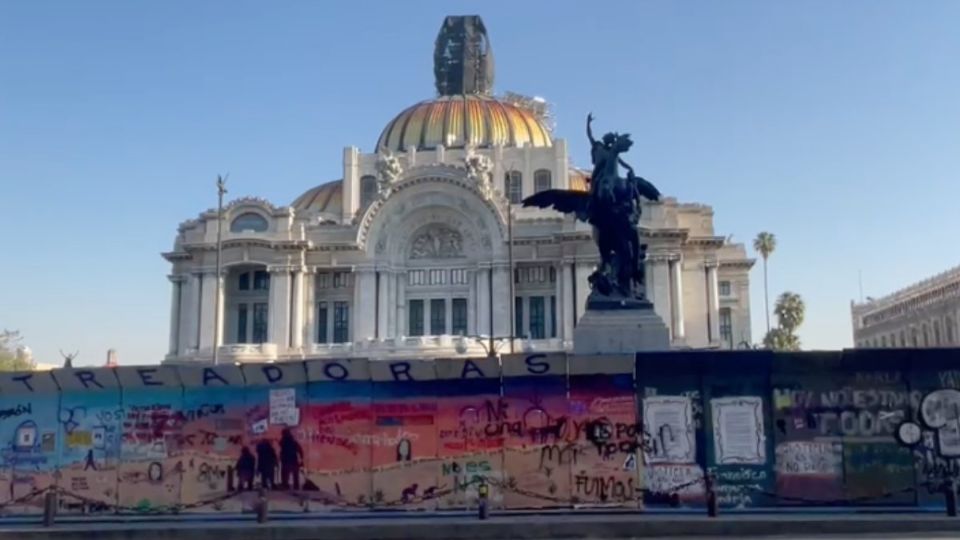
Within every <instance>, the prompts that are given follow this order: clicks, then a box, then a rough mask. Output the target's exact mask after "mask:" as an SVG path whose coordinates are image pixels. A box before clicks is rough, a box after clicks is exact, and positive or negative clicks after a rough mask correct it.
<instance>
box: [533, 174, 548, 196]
mask: <svg viewBox="0 0 960 540" xmlns="http://www.w3.org/2000/svg"><path fill="white" fill-rule="evenodd" d="M551 187H553V181H552V180H551V179H550V171H548V170H547V169H539V170H537V172H535V173H533V192H534V193H540V192H541V191H546V190H548V189H550V188H551Z"/></svg>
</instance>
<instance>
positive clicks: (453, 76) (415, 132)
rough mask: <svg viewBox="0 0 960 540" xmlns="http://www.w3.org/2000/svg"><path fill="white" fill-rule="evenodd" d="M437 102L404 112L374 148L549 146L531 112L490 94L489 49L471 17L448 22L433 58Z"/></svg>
mask: <svg viewBox="0 0 960 540" xmlns="http://www.w3.org/2000/svg"><path fill="white" fill-rule="evenodd" d="M433 72H434V76H435V78H436V82H435V85H436V88H437V93H438V94H439V96H440V97H438V98H436V99H430V100H427V101H422V102H420V103H417V104H416V105H414V106H412V107H409V108H408V109H406V110H405V111H403V112H401V113H400V114H398V115H397V117H396V118H394V119H393V120H391V121H390V122H389V123H388V124H387V127H385V128H384V129H383V132H382V133H381V134H380V139H379V140H378V141H377V149H378V150H379V149H388V150H390V151H392V152H403V151H405V150H407V149H408V148H411V147H414V148H417V149H418V150H429V149H433V148H436V147H437V146H439V145H441V144H442V145H444V146H446V147H447V148H463V147H465V146H476V147H481V148H482V147H490V146H496V145H502V146H524V145H527V144H529V145H531V146H534V147H544V146H551V145H552V144H553V141H552V140H551V138H550V131H549V130H548V129H547V128H546V127H545V126H544V124H543V122H542V121H541V120H540V119H539V118H538V117H537V115H536V114H534V113H533V112H532V111H531V110H529V109H527V108H524V107H522V106H518V105H514V104H512V103H508V102H506V101H502V100H498V99H497V98H495V97H493V96H492V90H493V78H494V71H493V50H492V48H491V46H490V40H489V39H488V38H487V30H486V27H484V25H483V21H482V20H480V17H478V16H476V15H468V16H461V17H447V18H446V19H445V20H444V21H443V26H441V27H440V34H439V35H438V36H437V41H436V45H435V47H434V55H433Z"/></svg>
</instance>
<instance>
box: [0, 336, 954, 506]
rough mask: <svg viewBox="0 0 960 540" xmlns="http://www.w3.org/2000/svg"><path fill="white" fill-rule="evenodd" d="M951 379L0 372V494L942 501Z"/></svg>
mask: <svg viewBox="0 0 960 540" xmlns="http://www.w3.org/2000/svg"><path fill="white" fill-rule="evenodd" d="M958 389H960V350H957V349H937V350H869V351H859V350H858V351H838V352H823V353H819V352H818V353H771V352H766V351H747V352H665V353H644V354H639V355H637V357H636V358H633V357H629V356H604V357H574V356H568V355H562V354H553V355H545V354H531V355H512V356H505V357H503V359H502V361H497V360H496V359H488V358H471V359H450V360H437V361H425V360H409V361H376V362H368V361H366V360H357V359H354V360H313V361H307V362H294V363H274V364H246V365H243V366H240V367H237V366H233V365H229V366H216V367H209V366H208V367H201V366H184V367H180V366H178V367H172V366H129V367H119V368H114V369H107V368H98V369H64V370H54V371H53V372H31V373H3V374H0V509H2V512H3V514H4V515H11V514H27V513H39V512H41V511H42V508H43V499H44V494H45V493H46V492H48V491H50V490H56V492H57V493H58V494H59V497H58V501H59V512H61V513H88V514H89V513H114V512H120V513H172V512H201V513H212V512H240V511H251V510H252V509H253V507H254V505H255V504H256V503H257V500H258V498H259V497H260V493H261V491H262V493H263V495H264V496H265V497H266V498H267V499H268V501H269V505H270V509H271V511H277V512H284V511H287V512H298V513H302V512H305V511H306V512H326V511H334V510H336V511H365V510H370V509H409V510H422V509H427V510H446V509H464V508H471V507H475V506H476V504H477V497H478V491H479V489H480V487H481V485H484V486H485V487H484V489H485V490H487V491H489V494H490V495H489V501H490V505H491V507H493V508H509V509H519V508H546V507H578V508H579V507H595V506H602V507H621V508H644V507H647V508H655V507H683V506H687V507H699V506H703V505H704V504H705V498H706V482H705V478H706V477H708V476H709V478H710V479H711V484H710V485H711V489H712V491H713V493H715V494H716V497H717V501H718V503H719V505H720V507H721V508H728V509H733V508H741V509H749V508H758V507H789V506H798V505H815V506H824V505H829V506H838V505H848V506H864V505H899V506H921V507H923V506H938V507H942V504H943V502H942V501H943V496H942V494H941V493H940V486H941V484H942V482H944V481H945V480H950V479H952V478H955V477H956V476H957V473H958V472H960V391H958ZM904 423H907V424H908V427H909V428H910V429H912V430H913V431H912V432H906V431H905V432H904V433H913V434H914V436H913V437H912V438H911V437H907V439H909V440H904V441H899V440H898V438H897V432H898V430H899V429H900V428H901V426H902V425H903V424H904ZM907 443H909V444H907Z"/></svg>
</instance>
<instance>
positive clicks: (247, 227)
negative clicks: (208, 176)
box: [163, 17, 754, 362]
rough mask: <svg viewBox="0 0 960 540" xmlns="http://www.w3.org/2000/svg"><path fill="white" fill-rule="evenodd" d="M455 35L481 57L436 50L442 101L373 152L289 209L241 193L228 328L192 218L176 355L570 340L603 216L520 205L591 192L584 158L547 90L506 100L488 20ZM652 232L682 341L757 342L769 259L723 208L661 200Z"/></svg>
mask: <svg viewBox="0 0 960 540" xmlns="http://www.w3.org/2000/svg"><path fill="white" fill-rule="evenodd" d="M464 26H471V27H472V31H469V32H464V31H462V29H463V27H464ZM477 28H479V29H481V30H482V31H479V32H478V31H476V29H477ZM458 29H459V31H458ZM478 40H479V41H478ZM441 42H442V43H444V46H445V47H447V49H444V50H454V51H465V52H463V53H462V54H464V55H474V57H475V59H478V62H479V65H482V67H483V69H482V70H480V71H477V72H471V73H466V71H467V68H464V67H463V66H464V65H474V64H476V62H475V63H468V62H462V63H460V64H457V63H456V62H450V61H449V55H448V56H447V57H442V55H438V56H437V59H436V63H437V66H436V69H435V72H436V74H437V93H438V95H437V97H434V98H431V99H428V100H425V101H422V102H420V103H417V104H415V105H413V106H411V107H409V108H407V109H404V110H403V111H401V112H400V113H399V114H398V115H397V116H396V117H394V118H393V119H391V120H390V121H389V122H387V124H386V127H384V128H383V130H382V132H381V134H380V137H379V139H378V141H377V143H376V146H375V147H374V148H375V151H374V152H371V153H364V152H361V151H360V150H359V149H358V148H356V147H347V148H345V149H344V150H343V154H342V155H343V176H342V178H341V179H339V180H334V181H332V182H327V183H324V184H322V185H319V186H317V187H313V188H311V189H309V190H307V191H306V192H304V193H303V194H302V195H301V196H299V197H297V199H296V200H294V201H293V202H292V203H290V204H288V205H275V204H273V203H271V202H268V201H265V200H262V199H257V198H241V199H237V200H234V201H232V202H230V203H229V204H228V205H226V207H225V211H224V219H223V222H222V226H223V241H222V261H223V264H222V267H223V272H222V280H223V281H222V289H221V290H222V292H221V295H222V302H221V303H220V305H221V310H222V314H221V315H222V316H220V317H219V320H220V321H221V324H220V327H219V328H214V312H213V310H214V309H215V306H216V305H217V301H216V294H217V276H216V271H215V268H216V266H215V257H216V237H217V212H216V211H215V210H208V211H206V212H203V213H201V214H200V215H199V216H198V217H197V218H196V219H192V220H189V221H186V222H184V223H182V224H181V225H180V227H179V229H178V232H177V236H176V239H175V240H174V246H173V249H172V250H171V251H169V252H167V253H164V255H163V256H164V257H165V258H166V260H167V261H169V262H170V263H171V265H172V272H171V275H170V281H171V282H172V298H171V315H170V319H171V327H170V347H169V352H168V355H167V360H168V361H174V362H204V361H209V360H210V359H211V358H212V355H213V348H214V347H219V357H220V359H221V361H225V362H237V361H239V362H243V361H264V360H278V361H279V360H294V359H302V358H313V357H350V356H357V357H368V358H391V357H399V356H408V357H409V356H421V357H424V356H425V357H431V356H433V357H439V356H456V355H462V354H463V355H465V354H470V355H478V354H479V355H483V354H485V353H486V352H487V350H488V349H489V348H490V343H491V342H492V343H493V348H494V349H496V350H497V351H499V352H506V351H508V350H510V348H511V347H512V348H513V349H514V350H516V351H541V352H550V351H565V350H570V349H571V348H572V337H573V329H574V327H575V325H576V324H577V320H578V319H579V317H580V316H581V315H582V314H583V312H584V308H585V304H586V298H587V295H588V294H589V292H590V286H589V284H588V281H587V278H588V276H589V275H590V273H591V272H592V271H593V268H594V266H595V265H596V264H597V262H598V260H599V256H598V254H597V251H596V248H595V246H594V243H593V240H592V237H591V230H590V227H589V225H587V224H584V223H581V222H577V221H575V220H574V219H573V218H572V217H570V216H564V215H562V214H560V213H557V212H554V211H552V210H543V209H534V208H523V207H522V206H521V204H520V202H521V200H522V199H523V198H524V197H526V196H528V195H530V194H532V193H535V192H538V191H541V190H544V189H553V188H559V189H576V190H587V189H588V182H589V173H587V172H585V171H584V170H582V169H580V168H577V167H575V166H573V165H572V164H571V163H570V160H569V157H568V151H567V142H566V141H565V140H563V139H559V138H555V137H553V135H552V133H551V130H550V128H549V122H548V120H547V119H546V117H545V115H544V110H543V103H542V101H541V100H537V99H528V100H524V99H518V98H517V97H516V96H508V97H506V98H503V97H501V98H498V97H494V95H493V94H492V91H491V88H492V80H493V69H492V62H489V63H487V60H492V52H491V51H490V47H489V42H488V41H487V36H486V31H485V30H484V29H483V27H482V22H479V20H478V19H471V18H455V17H454V18H448V19H447V21H446V22H445V23H444V27H443V29H442V30H441V34H440V37H439V38H438V48H439V47H440V46H441ZM477 51H480V52H479V53H478V52H477ZM458 70H459V71H458ZM578 121H579V120H578ZM611 127H615V126H611ZM621 127H622V126H621ZM576 144H584V145H586V144H587V141H586V140H585V139H584V140H583V141H579V140H578V141H577V143H576ZM626 159H627V160H630V159H631V157H630V155H629V154H628V155H627V156H626ZM637 169H638V170H640V171H642V169H643V166H642V164H637ZM652 180H653V181H654V183H656V184H658V185H659V187H660V188H661V189H662V190H669V189H670V186H669V183H668V181H667V180H666V179H652ZM640 236H641V242H642V243H644V244H647V246H648V250H647V253H648V256H647V262H646V276H647V289H648V296H649V297H650V299H651V300H652V301H653V303H654V305H655V309H656V311H657V313H658V314H659V315H660V316H661V317H662V318H663V320H664V322H666V323H667V325H668V327H669V328H670V331H671V336H672V343H673V346H674V347H678V348H732V347H735V346H737V345H738V344H740V343H742V342H747V343H749V342H750V341H751V336H750V310H749V271H750V268H751V267H752V266H753V263H754V260H753V259H749V258H748V257H747V256H746V252H745V249H744V247H743V245H742V244H734V243H731V242H729V241H728V240H727V239H726V238H725V237H724V236H722V235H718V234H716V232H715V231H714V228H713V210H712V209H711V208H710V207H709V206H705V205H701V204H684V203H679V202H677V201H676V200H675V199H673V198H669V197H664V198H663V199H662V200H661V201H660V202H655V203H654V202H649V201H645V202H644V205H643V217H642V220H641V223H640ZM511 237H512V242H511ZM511 261H512V265H513V267H512V272H511ZM511 274H512V277H511ZM511 279H513V291H512V293H511V287H510V280H511ZM511 307H512V308H513V309H512V310H511ZM511 311H512V313H513V317H512V322H513V324H511Z"/></svg>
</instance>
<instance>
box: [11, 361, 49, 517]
mask: <svg viewBox="0 0 960 540" xmlns="http://www.w3.org/2000/svg"><path fill="white" fill-rule="evenodd" d="M59 405H60V395H59V394H58V392H57V385H56V382H55V381H54V380H53V378H52V377H51V375H50V373H2V374H0V441H3V445H2V446H0V452H2V453H0V463H2V465H0V508H2V509H3V513H13V514H17V513H19V514H31V513H37V512H40V511H42V508H43V504H42V503H43V497H42V494H43V493H45V492H46V491H47V490H48V489H49V488H50V487H51V486H53V485H54V483H55V482H56V478H55V476H56V473H57V464H58V463H59V460H58V459H57V457H58V456H57V450H58V441H59V440H60V437H59V434H58V433H57V431H58V430H57V416H58V414H59Z"/></svg>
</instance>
